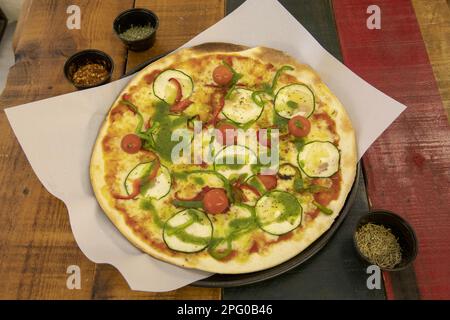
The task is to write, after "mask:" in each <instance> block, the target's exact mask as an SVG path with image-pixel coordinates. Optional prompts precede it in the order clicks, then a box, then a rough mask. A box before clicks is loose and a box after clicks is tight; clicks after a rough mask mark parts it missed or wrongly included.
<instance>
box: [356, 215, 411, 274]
mask: <svg viewBox="0 0 450 320" xmlns="http://www.w3.org/2000/svg"><path fill="white" fill-rule="evenodd" d="M355 238H356V245H357V246H358V249H359V251H360V252H361V253H362V254H363V255H364V256H365V257H366V258H367V259H368V260H369V261H370V262H371V263H373V264H376V265H378V266H379V267H381V268H389V269H391V268H394V267H395V266H396V265H398V264H399V263H400V262H401V261H402V250H401V247H400V245H399V243H398V239H397V238H396V237H395V236H394V235H393V234H392V232H391V230H390V229H389V228H386V227H384V226H381V225H376V224H373V223H367V224H365V225H363V226H362V227H360V228H359V229H358V231H357V232H356V236H355Z"/></svg>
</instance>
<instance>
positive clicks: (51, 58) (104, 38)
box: [0, 0, 223, 299]
mask: <svg viewBox="0 0 450 320" xmlns="http://www.w3.org/2000/svg"><path fill="white" fill-rule="evenodd" d="M217 3H218V4H219V6H218V7H217V8H216V12H217V14H215V15H214V17H215V19H216V20H218V19H219V18H221V17H222V16H220V17H219V14H218V13H220V12H221V13H222V14H223V6H222V5H223V2H217ZM72 4H76V5H78V6H80V8H81V14H82V24H81V30H67V28H66V18H67V14H66V9H67V7H68V6H69V5H72ZM133 5H134V1H133V0H111V1H87V0H78V1H72V0H71V1H68V0H26V1H25V2H24V6H23V10H22V12H21V17H20V19H19V22H18V27H17V30H16V33H15V37H14V49H15V58H16V63H15V65H14V66H13V67H12V68H11V70H10V73H9V75H8V82H7V86H6V88H5V90H4V92H3V93H2V95H1V96H0V107H1V109H2V110H3V109H4V108H6V107H9V106H14V105H18V104H22V103H26V102H30V101H35V100H40V99H44V98H47V97H51V96H55V95H59V94H63V93H67V92H71V91H74V90H75V89H74V88H73V87H72V85H71V84H70V83H69V82H68V81H67V80H66V79H65V77H64V74H63V72H62V67H63V64H64V62H65V60H66V59H67V57H68V56H70V55H71V54H73V53H75V52H77V51H79V50H83V49H87V48H96V49H100V50H103V51H105V52H107V53H108V54H109V55H111V57H112V58H113V60H114V62H115V73H114V78H118V77H119V76H121V75H122V74H123V73H124V71H125V69H126V60H127V54H128V53H127V50H126V49H125V47H124V46H123V45H122V43H121V42H120V40H119V39H117V37H116V36H115V34H114V33H113V32H112V22H113V20H114V18H115V17H116V16H117V15H118V14H119V13H120V12H121V11H123V10H126V9H128V8H131V7H132V6H133ZM166 6H167V7H169V6H170V8H171V10H174V11H175V12H181V9H178V7H180V6H182V9H183V10H186V11H187V12H194V13H195V14H196V15H197V16H190V18H191V19H193V20H202V17H201V14H203V13H204V12H203V11H202V10H199V1H194V2H193V6H192V7H190V6H189V5H188V4H186V3H185V2H184V1H183V4H182V1H168V2H166ZM207 8H208V10H212V9H213V7H211V6H210V5H208V6H207ZM165 14H167V15H168V18H165V16H164V15H165ZM207 16H208V17H210V13H208V14H207ZM160 18H161V19H162V20H164V21H170V19H173V15H172V13H170V14H169V10H166V11H162V12H161V13H160ZM208 21H209V22H208V23H210V24H212V23H213V22H212V21H211V20H208ZM193 25H194V27H193V28H186V25H183V27H182V28H179V29H177V30H178V31H177V32H178V33H177V34H176V37H175V38H174V40H171V41H169V43H171V44H172V45H173V46H175V45H176V44H177V42H176V41H181V42H184V41H187V40H188V39H189V38H190V37H192V36H193V35H194V34H193V33H194V32H200V31H201V30H199V29H195V28H198V26H199V25H202V24H201V23H197V24H195V23H194V24H193ZM173 30H174V29H169V31H168V33H170V32H173ZM183 30H184V31H185V33H183ZM163 36H164V33H163ZM172 49H173V47H172ZM161 50H165V49H163V48H162V49H161ZM135 61H138V60H137V58H136V60H135ZM0 135H1V137H2V139H1V140H0V221H2V223H1V224H0V274H1V275H2V282H1V283H2V285H1V286H0V299H90V298H94V299H104V298H112V299H124V298H133V299H134V298H136V299H139V298H143V299H160V298H161V299H219V298H220V290H218V289H199V288H192V287H188V288H183V289H180V290H177V291H173V292H168V293H162V294H151V293H150V294H149V293H137V292H132V291H131V290H130V289H129V287H128V285H127V284H126V282H125V280H124V279H123V277H122V276H121V275H120V273H119V272H118V271H116V270H115V269H114V268H113V267H111V266H107V265H95V264H94V263H92V262H91V261H89V260H88V259H87V258H86V257H85V256H84V255H83V253H82V252H81V251H80V250H79V248H78V246H77V245H76V243H75V240H74V238H73V235H72V232H71V230H70V224H69V220H68V214H67V209H66V208H65V206H64V204H63V203H62V202H61V201H59V200H57V199H56V198H54V197H53V196H52V195H50V194H49V193H48V192H47V191H46V190H45V189H44V187H43V186H42V185H41V183H40V182H39V181H38V179H37V178H36V176H35V174H34V173H33V171H32V169H31V167H30V165H29V163H28V161H27V160H26V158H25V155H24V153H23V151H22V150H21V148H20V146H19V143H18V141H17V139H16V138H15V136H14V134H13V132H12V130H11V128H10V126H9V124H8V122H7V119H6V116H5V114H4V112H1V113H0ZM69 265H78V266H80V268H81V279H82V286H81V290H68V289H67V288H66V280H67V274H66V270H67V267H68V266H69Z"/></svg>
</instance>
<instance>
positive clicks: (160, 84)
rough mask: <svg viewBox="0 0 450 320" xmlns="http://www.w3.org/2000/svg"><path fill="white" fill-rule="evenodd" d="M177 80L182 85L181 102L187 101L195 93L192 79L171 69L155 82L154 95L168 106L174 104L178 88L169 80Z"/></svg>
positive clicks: (181, 72)
mask: <svg viewBox="0 0 450 320" xmlns="http://www.w3.org/2000/svg"><path fill="white" fill-rule="evenodd" d="M171 78H175V79H177V80H178V82H179V83H180V85H181V91H182V97H181V100H184V99H187V98H189V97H190V96H191V94H192V91H194V82H193V81H192V78H191V77H190V76H188V75H187V74H186V73H184V72H183V71H180V70H175V69H169V70H166V71H164V72H161V73H160V74H159V75H158V76H157V77H156V78H155V81H153V93H154V95H155V96H156V97H157V98H159V99H161V100H163V101H165V102H166V103H168V104H170V105H171V104H173V103H174V102H175V98H176V95H177V88H176V87H175V85H173V84H172V83H171V82H170V81H169V80H170V79H171Z"/></svg>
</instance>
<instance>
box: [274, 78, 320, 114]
mask: <svg viewBox="0 0 450 320" xmlns="http://www.w3.org/2000/svg"><path fill="white" fill-rule="evenodd" d="M315 105H316V101H315V97H314V93H313V92H312V91H311V89H310V88H309V87H307V86H306V85H304V84H300V83H295V84H289V85H287V86H284V87H283V88H281V89H280V90H278V93H277V95H276V96H275V112H276V113H277V114H278V115H279V116H280V117H283V118H286V119H291V118H293V117H295V116H303V117H305V118H308V117H309V116H311V115H312V114H313V112H314V109H315Z"/></svg>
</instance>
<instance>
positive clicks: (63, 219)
mask: <svg viewBox="0 0 450 320" xmlns="http://www.w3.org/2000/svg"><path fill="white" fill-rule="evenodd" d="M282 2H286V3H287V2H290V3H291V4H292V1H282ZM351 2H352V1H340V0H336V1H333V5H334V7H335V8H334V9H335V15H336V20H337V23H338V31H339V38H340V40H341V46H342V49H343V58H344V62H345V63H346V64H348V65H351V66H353V68H355V69H357V70H355V71H357V72H358V71H359V72H360V73H361V74H364V72H365V70H359V69H358V64H357V61H351V60H348V57H349V56H350V55H351V53H352V52H351V49H352V43H351V41H350V40H352V39H350V38H346V37H344V36H343V35H344V34H345V30H344V31H343V30H342V25H341V26H340V25H339V23H340V22H341V23H343V22H345V21H346V18H347V16H346V15H345V12H346V11H345V10H346V9H348V6H349V5H350V4H351ZM353 2H356V1H353ZM380 2H381V3H383V5H387V4H386V1H380ZM321 3H323V5H324V6H329V5H330V2H329V1H321ZM71 4H77V5H79V6H80V8H81V11H82V27H81V30H70V31H69V30H67V28H66V26H65V21H66V17H67V14H66V8H67V7H68V6H69V5H71ZM413 5H414V8H415V12H416V16H417V20H418V22H419V25H420V28H421V32H422V33H421V34H422V37H423V38H424V41H425V44H426V50H427V51H425V48H424V49H423V52H425V55H426V53H427V52H428V57H429V58H430V61H431V65H432V67H433V71H434V77H435V78H436V80H437V85H438V87H434V88H435V90H436V92H437V88H439V92H440V94H441V96H442V98H441V97H439V96H434V98H433V99H435V100H434V101H437V100H436V99H439V101H440V102H441V105H445V106H446V108H447V110H449V111H450V90H449V88H450V86H449V82H450V79H449V75H450V72H449V68H450V67H449V59H450V54H449V50H450V44H449V43H450V41H449V39H450V37H449V36H448V35H449V32H450V27H449V16H450V15H449V14H448V6H447V3H446V1H445V0H436V1H433V2H432V3H431V2H430V1H427V0H414V1H413ZM133 6H135V7H146V8H149V9H151V10H153V11H155V12H156V13H157V14H158V16H159V17H160V20H161V24H160V29H159V31H158V40H157V42H156V44H155V46H154V48H152V49H150V50H149V51H147V52H144V53H132V52H127V51H126V49H125V48H124V47H123V46H122V44H121V42H120V41H119V40H118V39H117V38H116V37H115V35H114V34H113V32H112V21H113V19H114V17H115V16H117V14H118V13H119V12H121V11H123V10H125V9H128V8H130V7H133ZM225 8H226V3H225V0H189V1H183V0H136V1H134V0H120V1H119V0H114V1H112V0H111V1H82V0H78V1H73V0H71V1H69V0H58V1H56V0H26V1H25V3H24V9H23V10H22V13H21V17H20V19H19V23H18V27H17V30H16V33H15V38H14V50H15V57H16V63H15V65H14V66H13V67H12V68H11V70H10V73H9V77H8V83H7V87H6V89H5V91H4V92H3V93H2V95H1V96H0V107H1V108H2V109H4V108H6V107H9V106H13V105H18V104H22V103H26V102H30V101H35V100H39V99H44V98H47V97H51V96H54V95H58V94H62V93H67V92H71V91H73V90H74V88H73V87H72V86H71V85H70V84H69V83H68V82H67V81H66V80H65V79H64V76H63V74H62V72H55V71H50V72H49V70H61V69H62V66H63V64H64V62H65V60H66V58H67V57H68V56H70V55H71V54H72V53H74V52H76V51H78V50H81V49H85V48H90V47H93V48H97V49H100V50H103V51H105V52H107V53H108V54H110V55H111V56H112V58H113V59H114V61H115V65H116V68H115V73H114V78H115V79H117V78H119V77H120V76H121V75H122V74H124V73H125V72H126V71H127V70H129V69H131V68H132V67H134V66H135V65H137V64H138V63H140V62H142V61H144V60H146V59H148V58H149V57H151V56H155V55H158V54H160V53H163V52H166V51H169V50H172V49H174V48H176V47H178V46H179V45H181V44H183V43H184V42H186V41H187V40H189V39H190V38H192V37H193V36H195V35H196V34H198V33H199V32H201V31H202V30H204V29H206V28H207V27H209V26H210V25H212V24H214V23H215V22H216V21H218V20H220V19H221V18H222V17H223V16H224V15H225V12H226V11H225ZM446 10H447V11H446ZM331 12H332V11H331ZM407 14H409V16H408V17H409V18H410V17H411V12H407ZM412 15H413V17H414V13H412ZM331 18H332V17H331ZM414 19H415V18H414ZM339 26H340V27H341V28H339ZM331 40H332V41H335V42H336V39H334V40H333V39H331ZM336 43H337V42H336ZM352 62H353V65H352ZM424 68H429V69H430V70H431V67H430V65H429V64H428V67H427V66H424ZM369 78H370V74H369ZM427 79H429V77H428V78H427ZM368 80H369V81H375V82H376V80H377V79H368ZM429 81H431V80H429ZM433 81H434V80H433ZM390 88H391V87H389V86H388V87H386V88H384V89H386V91H387V92H388V91H389V90H390ZM427 90H429V88H428V87H427ZM431 90H434V89H433V88H431ZM388 94H389V92H388ZM395 94H396V92H393V93H392V95H395ZM400 99H401V96H400ZM439 101H438V102H439ZM407 102H409V101H407ZM436 105H438V104H436V103H434V105H433V106H434V107H436ZM441 109H442V107H441ZM440 112H441V113H439V111H438V115H439V117H440V116H441V115H442V114H444V112H443V110H440ZM444 117H445V116H444ZM398 122H399V123H400V124H408V123H412V122H411V121H410V119H408V118H406V119H405V118H401V119H399V120H398ZM440 123H441V122H440ZM416 125H419V127H420V128H422V127H423V125H422V124H416ZM397 126H398V124H397ZM402 130H403V131H402ZM433 132H436V131H433ZM396 134H397V135H400V134H406V132H405V128H404V127H401V129H400V131H397V132H396ZM0 135H1V137H2V138H1V140H0V222H1V223H0V274H1V275H2V285H1V286H0V298H3V299H4V298H8V299H37V298H40V299H42V298H43V299H49V298H50V299H51V298H53V299H105V298H106V299H108V298H112V299H123V298H133V299H135V298H136V299H220V298H221V291H220V289H204V288H195V287H185V288H182V289H179V290H176V291H172V292H167V293H157V294H153V293H142V292H133V291H131V290H130V289H129V288H128V285H127V284H126V282H125V281H124V279H123V277H122V276H121V275H120V274H119V273H118V272H117V270H115V269H114V268H113V267H111V266H109V265H102V264H94V263H92V262H91V261H89V260H88V259H87V258H86V257H85V256H84V255H83V253H82V252H81V251H80V250H79V249H78V247H77V245H76V243H75V241H74V238H73V235H72V232H71V230H70V224H69V221H68V215H67V211H66V208H65V206H64V204H63V203H62V202H61V201H59V200H57V199H56V198H54V197H53V196H52V195H50V194H49V193H48V192H47V191H46V190H45V189H44V188H43V186H42V185H41V184H40V182H39V181H38V180H37V178H36V176H35V174H34V173H33V171H32V169H31V167H30V166H29V164H28V162H27V160H26V158H25V156H24V153H23V152H22V150H21V148H20V146H19V144H18V142H17V139H16V138H15V136H14V134H13V132H12V131H11V129H10V126H9V124H8V123H7V120H6V117H5V114H4V113H1V114H0ZM443 139H444V140H443V143H447V142H448V140H445V139H446V138H445V137H444V138H443ZM388 142H389V140H386V137H382V138H381V139H380V140H379V142H378V145H377V146H376V147H375V148H371V150H369V153H368V155H367V157H365V159H364V161H365V162H364V163H365V164H366V167H367V168H369V169H367V168H366V171H367V175H366V179H367V185H368V187H369V190H368V192H369V200H370V201H371V202H372V204H374V203H375V204H376V206H384V207H386V206H388V207H387V209H390V207H389V205H391V206H393V209H396V207H395V203H394V204H393V201H394V200H395V197H391V198H386V199H384V198H383V197H381V196H380V192H379V190H377V187H379V186H383V187H385V185H384V184H383V183H382V180H383V179H386V178H387V177H386V176H379V175H375V174H374V173H373V172H372V171H371V170H370V168H372V167H373V161H380V160H384V159H385V158H386V157H388V156H389V153H388V154H386V152H384V151H383V152H381V151H380V149H379V148H380V146H382V147H384V148H386V144H387V143H388ZM407 143H411V142H409V141H407ZM442 146H446V144H442ZM387 148H388V149H387V152H388V151H389V145H388V146H387ZM421 148H422V149H423V148H426V145H420V146H419V147H417V148H416V149H414V150H415V153H414V152H411V153H410V154H409V155H412V156H413V158H412V160H411V161H413V162H414V161H416V162H418V163H423V162H424V161H425V160H422V158H421V156H420V155H421V152H420V151H421ZM441 148H444V147H441ZM392 151H395V149H392V150H391V152H392ZM442 151H443V150H438V152H439V154H441V153H442ZM416 153H417V154H419V155H418V156H415V157H414V154H416ZM431 156H432V154H431ZM383 157H384V158H383ZM401 157H402V155H398V154H394V158H395V159H400V158H401ZM438 160H439V161H440V162H433V159H432V158H427V159H426V170H428V171H427V172H430V170H438V171H439V172H442V168H445V167H446V168H447V169H448V168H449V167H450V165H449V159H448V157H447V159H445V158H444V159H438ZM436 168H437V169H436ZM400 173H401V174H403V171H402V172H394V173H393V176H392V173H391V177H392V180H393V181H396V180H395V179H398V180H399V181H400V176H399V174H400ZM414 178H415V179H419V176H418V175H415V176H414ZM11 182H13V183H11ZM394 184H395V183H394ZM438 187H439V188H442V185H439V186H438ZM432 189H433V184H427V185H426V189H425V192H429V193H431V192H432ZM441 191H442V190H441ZM417 192H419V191H418V190H417V191H416V190H409V193H408V196H409V197H414V196H417V194H418V193H417ZM440 197H441V198H439V197H435V199H444V200H445V199H447V200H449V197H448V193H447V194H446V193H445V190H444V194H443V195H442V194H441V195H440ZM405 201H406V200H405ZM447 204H448V202H447ZM408 208H409V207H408ZM421 208H423V206H422V207H421ZM437 209H438V210H441V207H440V206H437ZM399 213H401V214H402V213H404V212H399ZM439 213H440V214H443V212H439ZM447 213H448V212H447ZM413 217H414V216H413ZM446 221H447V222H448V220H446ZM413 222H414V223H417V221H413ZM419 226H421V228H420V231H421V233H422V232H425V231H426V230H424V227H423V226H424V225H420V223H419ZM429 226H430V224H429V223H428V224H425V227H429ZM444 227H447V225H445V226H444ZM428 232H430V233H432V232H433V230H432V229H430V230H429V231H428ZM425 234H426V233H425ZM430 239H431V240H429V241H431V242H429V243H431V244H432V243H434V242H433V241H436V238H430ZM447 240H448V238H447ZM445 250H446V248H444V247H443V249H442V252H444V253H446V251H445ZM427 254H430V253H429V252H428V253H427ZM446 258H447V259H449V258H450V255H448V256H447V257H446ZM419 262H420V263H421V264H419V265H417V264H416V270H419V271H420V270H425V269H424V261H419ZM69 265H78V266H80V268H81V270H82V288H81V290H68V289H67V288H66V279H67V274H66V268H67V267H68V266H69ZM442 275H443V273H442V272H441V274H439V276H441V277H442ZM386 280H387V289H388V291H389V290H390V292H391V294H390V295H389V292H388V297H389V298H395V296H396V295H395V292H394V291H395V290H394V289H395V288H394V289H393V288H392V285H391V284H392V281H393V282H394V284H395V283H396V281H397V283H398V281H400V282H401V281H402V280H403V279H397V280H396V279H393V280H392V279H389V277H387V278H386ZM419 280H420V281H421V282H420V285H419V287H420V289H421V291H423V292H424V293H425V295H424V296H425V297H432V296H433V295H432V294H430V293H429V291H430V290H431V289H432V288H435V287H436V285H435V284H433V283H431V282H430V280H429V279H426V278H424V277H423V275H422V278H421V279H419ZM441 280H442V281H444V286H447V285H448V284H449V280H448V279H447V280H444V279H441ZM400 286H401V285H400ZM397 289H398V288H397ZM443 290H444V291H445V287H443ZM441 293H442V292H441ZM443 296H445V292H444V293H443V294H441V295H440V296H438V297H443ZM448 297H449V296H448V294H447V298H448Z"/></svg>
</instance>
